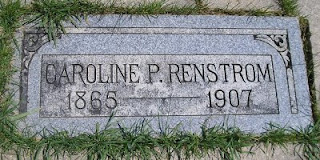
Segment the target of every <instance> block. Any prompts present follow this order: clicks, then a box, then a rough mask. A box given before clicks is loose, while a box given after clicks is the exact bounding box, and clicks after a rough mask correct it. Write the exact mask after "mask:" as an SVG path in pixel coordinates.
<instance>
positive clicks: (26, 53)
mask: <svg viewBox="0 0 320 160" xmlns="http://www.w3.org/2000/svg"><path fill="white" fill-rule="evenodd" d="M45 35H46V34H45V31H44V29H42V28H38V29H35V30H32V31H29V32H26V33H25V34H24V38H23V53H22V54H23V55H22V64H23V65H22V67H23V70H28V69H29V64H30V62H31V60H32V58H33V56H34V55H35V53H36V52H37V51H38V50H39V49H40V48H41V46H42V45H43V44H45V43H46V42H47V41H46V40H45Z"/></svg>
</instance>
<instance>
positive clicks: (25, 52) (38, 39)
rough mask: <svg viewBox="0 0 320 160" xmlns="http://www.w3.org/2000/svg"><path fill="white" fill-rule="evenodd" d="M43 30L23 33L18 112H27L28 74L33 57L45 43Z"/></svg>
mask: <svg viewBox="0 0 320 160" xmlns="http://www.w3.org/2000/svg"><path fill="white" fill-rule="evenodd" d="M45 36H46V33H45V31H44V29H41V28H37V29H33V30H29V31H27V32H25V33H24V38H23V40H22V56H21V73H20V75H21V76H20V83H21V86H22V87H20V108H19V112H20V113H24V112H27V103H28V96H27V93H28V72H29V65H30V62H31V61H32V58H33V56H34V55H35V54H36V53H37V52H38V50H39V49H40V48H41V46H43V44H45V43H46V42H47V40H45Z"/></svg>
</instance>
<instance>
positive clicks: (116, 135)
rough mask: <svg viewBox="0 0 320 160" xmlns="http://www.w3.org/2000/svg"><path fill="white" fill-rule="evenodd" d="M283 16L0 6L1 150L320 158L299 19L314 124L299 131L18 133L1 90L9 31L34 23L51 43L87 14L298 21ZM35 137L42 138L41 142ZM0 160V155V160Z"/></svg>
mask: <svg viewBox="0 0 320 160" xmlns="http://www.w3.org/2000/svg"><path fill="white" fill-rule="evenodd" d="M278 4H279V6H280V7H281V8H282V10H281V11H272V12H270V11H268V10H267V9H257V10H228V9H221V8H220V9H219V8H216V9H210V8H209V7H208V5H207V4H206V3H204V1H202V0H195V5H191V6H184V7H178V6H173V5H166V3H165V1H156V2H151V3H141V4H138V5H136V6H132V7H123V6H117V5H116V4H115V3H113V2H110V3H109V4H101V3H98V2H89V1H87V0H35V1H34V3H32V4H30V5H27V6H26V5H21V2H20V1H19V0H4V1H3V0H2V1H0V150H1V151H2V152H8V151H14V152H15V153H16V155H17V158H18V159H19V158H20V159H21V158H22V157H30V159H45V160H46V159H51V158H60V159H65V158H66V157H69V156H72V155H82V156H84V157H86V158H87V159H89V160H90V159H130V158H132V157H136V158H138V159H151V158H155V159H164V158H165V159H172V157H173V156H175V157H178V158H179V159H189V158H200V157H204V156H207V155H212V153H216V154H217V156H218V157H219V158H220V159H226V160H234V159H240V155H242V154H254V153H253V151H252V148H254V147H260V146H265V148H268V147H271V148H275V147H280V148H283V149H285V148H286V146H287V145H288V144H292V145H294V146H295V151H296V152H297V153H302V155H299V156H301V157H303V158H306V159H312V160H317V159H320V146H319V144H320V122H319V121H318V119H319V118H318V117H320V116H319V115H320V114H319V111H317V110H316V107H315V106H316V101H315V93H314V85H313V84H314V82H313V81H314V75H313V68H312V66H313V64H312V52H311V43H310V41H309V39H310V32H309V28H308V22H307V20H306V19H305V18H303V17H301V18H300V24H301V31H302V40H303V42H304V51H305V54H306V59H307V60H306V61H307V63H308V64H307V66H308V78H309V86H310V88H312V90H311V91H312V93H311V95H312V100H313V109H314V119H315V120H316V123H315V124H314V125H310V126H308V127H306V128H303V129H298V130H297V129H292V128H281V127H279V126H277V125H274V124H270V125H269V128H268V129H266V131H265V133H263V134H261V135H254V134H249V133H245V132H243V131H241V130H239V129H238V128H229V127H226V126H223V125H222V126H215V127H213V128H208V127H207V126H206V125H205V124H203V125H202V127H201V129H202V132H201V133H200V134H194V133H189V132H185V131H183V130H182V129H181V128H179V126H176V127H174V128H169V127H168V126H166V125H162V124H159V128H158V130H153V129H152V128H151V127H150V125H149V123H148V122H147V121H142V122H138V123H136V124H135V125H133V126H132V127H130V128H125V127H122V126H121V125H120V124H118V127H116V128H112V127H111V125H110V124H111V123H113V122H112V120H111V119H110V121H109V122H110V123H108V125H107V126H104V127H101V126H99V125H97V126H96V131H95V133H94V134H87V133H83V134H80V135H76V136H75V135H73V136H72V134H71V133H68V132H66V131H55V132H52V131H48V130H45V129H44V130H43V132H42V133H41V134H30V132H28V130H25V131H23V132H21V131H19V130H18V129H17V128H16V126H17V125H16V123H17V121H19V118H21V117H22V116H23V115H16V114H15V113H14V110H15V107H12V106H14V105H13V101H12V98H11V97H12V94H11V93H10V92H9V90H8V89H7V88H6V84H8V82H9V80H10V77H11V75H12V73H13V69H12V66H11V59H12V56H13V51H14V48H13V47H14V45H13V44H14V43H15V40H14V33H15V31H16V30H17V29H18V28H19V27H22V26H23V25H24V24H29V23H32V24H34V25H36V26H40V27H43V28H44V29H45V31H46V32H47V33H48V34H47V35H48V39H49V40H53V41H56V40H57V38H56V37H57V36H58V35H59V34H60V33H64V32H65V31H64V26H63V24H64V23H65V22H69V23H71V24H74V25H76V22H77V21H80V20H82V19H83V18H84V19H86V17H87V16H88V15H90V14H136V15H144V16H148V15H154V14H177V15H181V14H224V15H248V16H298V15H299V12H298V9H297V1H296V0H279V1H278ZM39 135H41V136H40V137H39ZM0 159H1V156H0Z"/></svg>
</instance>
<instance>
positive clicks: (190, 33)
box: [19, 15, 313, 133]
mask: <svg viewBox="0 0 320 160" xmlns="http://www.w3.org/2000/svg"><path fill="white" fill-rule="evenodd" d="M66 26H67V28H66V34H63V35H61V36H59V38H58V40H57V42H56V44H54V43H53V42H48V41H47V40H46V34H45V32H44V30H43V29H41V28H28V29H26V31H25V32H24V38H23V41H22V51H23V52H22V55H21V67H22V68H21V74H20V75H21V91H20V108H19V110H20V112H21V113H23V112H28V111H32V110H34V109H38V111H37V112H31V114H30V115H28V116H27V118H26V119H25V122H24V126H25V125H27V126H32V127H33V128H34V130H35V131H38V130H41V129H42V128H48V129H52V128H55V129H58V130H69V131H77V132H92V131H93V130H94V128H95V126H96V124H97V123H99V124H101V125H104V124H106V123H107V121H108V117H110V116H111V115H113V116H114V121H117V122H119V123H122V124H124V125H125V126H130V125H132V124H133V123H135V122H137V121H140V120H142V119H147V120H149V121H150V124H151V125H152V126H154V127H155V128H156V127H157V126H158V123H159V121H160V122H161V123H166V124H169V125H171V126H175V125H177V124H179V123H181V125H182V128H184V129H185V130H188V131H193V132H198V131H199V130H200V126H201V124H202V123H204V122H205V121H206V123H207V125H208V126H214V125H221V124H222V123H224V124H227V125H228V126H237V127H239V128H240V129H242V130H245V131H249V132H255V133H259V132H263V131H264V128H265V127H266V126H267V124H268V123H276V124H279V125H280V126H288V127H289V126H290V127H304V126H306V125H308V124H310V123H312V121H313V120H312V116H311V115H312V111H311V104H310V96H309V88H308V82H307V74H306V73H307V72H306V63H305V59H304V53H303V48H302V41H301V38H300V29H299V22H298V20H297V18H284V17H237V16H171V15H159V16H156V17H143V16H123V15H121V16H120V15H107V16H93V17H89V19H88V21H86V22H83V23H81V22H79V24H78V26H77V27H73V26H72V25H70V24H66Z"/></svg>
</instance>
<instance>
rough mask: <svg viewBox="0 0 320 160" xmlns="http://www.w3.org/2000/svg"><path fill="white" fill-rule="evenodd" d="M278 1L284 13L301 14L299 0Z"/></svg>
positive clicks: (288, 14) (289, 14)
mask: <svg viewBox="0 0 320 160" xmlns="http://www.w3.org/2000/svg"><path fill="white" fill-rule="evenodd" d="M277 3H278V5H279V6H280V8H281V10H282V14H283V15H286V16H299V14H300V13H299V8H298V6H299V5H298V0H277Z"/></svg>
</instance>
